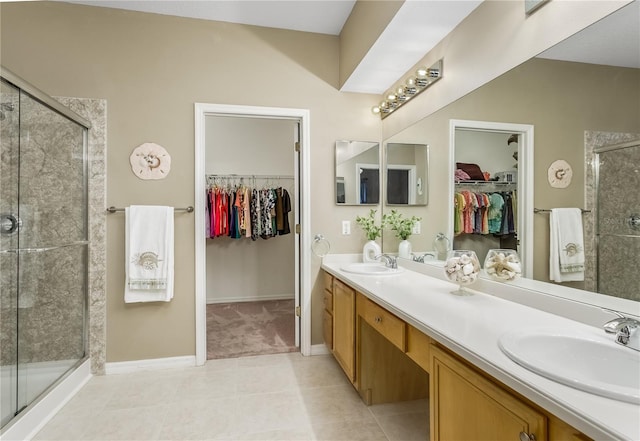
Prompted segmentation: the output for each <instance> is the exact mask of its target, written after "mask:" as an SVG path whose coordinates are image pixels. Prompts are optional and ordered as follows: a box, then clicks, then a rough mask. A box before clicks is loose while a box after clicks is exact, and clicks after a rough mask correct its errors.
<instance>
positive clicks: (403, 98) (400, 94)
mask: <svg viewBox="0 0 640 441" xmlns="http://www.w3.org/2000/svg"><path fill="white" fill-rule="evenodd" d="M396 97H397V99H398V101H400V102H405V101H406V100H408V99H409V97H408V96H407V94H406V93H405V92H404V86H400V87H398V89H397V90H396Z"/></svg>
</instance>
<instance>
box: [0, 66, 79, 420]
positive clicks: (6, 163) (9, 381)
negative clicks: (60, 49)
mask: <svg viewBox="0 0 640 441" xmlns="http://www.w3.org/2000/svg"><path fill="white" fill-rule="evenodd" d="M89 126H90V124H89V123H88V122H87V121H85V120H84V119H83V118H81V117H79V116H78V115H76V114H74V113H73V112H71V111H70V110H68V109H67V108H65V107H63V106H62V105H60V104H59V103H58V102H57V101H55V100H54V99H52V98H51V97H49V96H47V95H45V94H44V93H42V92H41V91H39V90H38V89H36V88H35V87H33V86H31V85H29V84H28V83H26V82H24V81H23V80H21V79H20V78H18V77H16V76H15V75H14V74H12V73H11V72H9V71H7V70H6V69H4V68H3V69H2V78H1V84H0V374H1V376H0V381H1V383H0V418H1V424H0V427H6V426H7V425H8V423H10V422H11V421H12V420H13V419H14V418H15V417H16V416H18V415H19V414H20V413H21V412H22V411H23V410H24V409H26V408H28V406H30V405H32V404H33V403H35V402H36V401H37V400H38V399H39V397H41V396H43V394H45V393H46V391H47V390H48V389H49V388H51V387H52V386H53V385H54V384H55V383H56V382H57V381H59V380H61V379H62V378H63V377H64V376H65V374H67V373H69V372H71V371H72V370H73V369H74V368H75V367H76V366H78V365H79V364H80V363H81V362H82V361H83V360H84V359H85V358H86V354H87V353H88V351H87V317H88V315H87V308H88V305H87V286H88V280H87V279H88V258H89V256H88V243H89V242H88V222H87V200H88V199H87V182H88V181H87V131H88V128H89Z"/></svg>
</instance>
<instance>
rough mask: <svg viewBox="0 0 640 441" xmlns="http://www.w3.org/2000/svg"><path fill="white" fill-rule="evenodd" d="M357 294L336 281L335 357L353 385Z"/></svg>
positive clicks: (334, 302) (334, 286)
mask: <svg viewBox="0 0 640 441" xmlns="http://www.w3.org/2000/svg"><path fill="white" fill-rule="evenodd" d="M355 314H356V292H355V291H354V290H353V289H352V288H350V287H348V286H347V285H345V284H344V283H342V282H340V281H339V280H337V279H336V280H335V281H334V283H333V355H334V356H335V357H336V360H338V363H339V364H340V366H342V369H343V370H344V372H345V373H346V374H347V377H349V380H351V382H352V383H353V382H354V381H355V372H356V370H355Z"/></svg>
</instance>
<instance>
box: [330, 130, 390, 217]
mask: <svg viewBox="0 0 640 441" xmlns="http://www.w3.org/2000/svg"><path fill="white" fill-rule="evenodd" d="M335 160H336V167H335V198H336V199H335V200H336V204H338V205H377V204H379V203H380V144H379V143H377V142H368V141H336V156H335Z"/></svg>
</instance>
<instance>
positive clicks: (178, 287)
mask: <svg viewBox="0 0 640 441" xmlns="http://www.w3.org/2000/svg"><path fill="white" fill-rule="evenodd" d="M0 14H1V19H2V23H1V26H2V28H1V32H2V39H1V44H2V47H1V52H0V54H1V56H2V59H1V60H0V61H1V62H2V65H4V66H5V67H7V68H8V69H10V70H12V71H13V72H14V73H15V74H17V75H19V76H21V77H23V78H24V79H26V80H27V81H29V82H31V83H33V84H35V85H37V86H38V87H39V88H40V89H42V90H44V91H46V92H47V93H48V94H50V95H61V96H78V97H97V98H105V99H106V100H107V103H108V104H107V113H108V134H107V142H108V150H107V155H108V161H107V162H108V164H107V203H108V204H109V205H115V206H118V207H123V206H127V205H130V204H136V203H146V204H162V205H173V206H176V207H184V206H186V205H190V204H193V201H194V176H193V173H194V172H193V170H194V164H193V161H194V103H195V102H209V103H221V104H240V105H253V106H269V107H288V108H306V109H310V111H311V148H312V153H311V163H312V172H311V173H312V176H311V182H312V188H311V193H312V199H313V201H312V210H311V217H312V222H311V228H312V230H313V233H323V234H325V236H327V237H328V238H329V240H331V242H332V245H333V247H332V251H336V252H345V251H347V252H357V251H359V250H360V249H361V247H362V240H361V238H360V237H356V236H355V235H352V236H347V237H342V236H339V233H340V220H341V219H342V218H343V217H344V219H353V218H355V215H356V214H358V213H360V212H362V210H357V208H354V209H349V208H345V209H344V210H341V211H338V210H335V208H334V207H335V205H334V200H333V172H332V170H333V152H334V150H333V149H334V143H335V140H336V139H379V136H380V132H379V130H380V122H379V121H378V120H377V119H376V118H372V117H371V112H370V109H371V106H372V105H373V104H374V103H375V101H377V97H374V96H371V95H357V94H345V93H340V92H339V91H338V89H337V88H338V47H339V41H338V37H334V36H327V35H320V34H311V33H302V32H294V31H283V30H276V29H267V28H259V27H252V26H243V25H235V24H228V23H220V22H208V21H199V20H192V19H181V18H176V17H168V16H162V15H154V14H144V13H135V12H129V11H122V10H113V9H104V8H97V7H91V6H80V5H72V4H66V3H57V2H20V3H4V2H3V3H1V4H0ZM149 141H152V142H156V143H159V144H161V145H163V146H164V147H165V148H166V149H167V150H168V151H169V153H170V154H171V155H172V159H173V161H172V170H171V173H170V174H169V176H168V177H167V178H166V179H165V180H163V181H141V180H139V179H138V178H136V177H135V176H134V175H133V174H132V173H131V171H130V167H129V162H128V158H129V155H130V153H131V151H132V150H133V148H135V147H136V146H137V145H139V144H141V143H143V142H149ZM337 238H340V242H339V243H338V240H337ZM107 240H108V250H107V253H108V254H107V299H106V302H107V361H110V362H115V361H124V360H137V359H147V358H160V357H172V356H183V355H193V354H195V329H194V328H195V324H194V308H195V306H194V289H195V288H194V245H193V243H194V219H193V215H192V214H179V215H177V216H176V250H175V253H176V255H175V258H176V262H178V264H177V266H176V282H175V297H174V299H173V301H172V302H170V303H167V304H158V305H155V304H154V305H151V304H128V305H125V304H124V302H123V299H122V297H123V288H124V263H123V258H124V219H123V216H122V215H119V214H116V215H111V216H108V225H107ZM320 263H321V262H320V259H317V258H314V260H313V261H312V277H314V279H315V278H316V275H317V273H318V270H319V267H320ZM312 285H313V286H314V290H313V294H312V295H313V299H312V302H313V307H312V308H313V319H312V326H313V331H312V340H313V343H320V342H321V340H322V330H321V327H322V318H321V317H322V316H321V314H322V300H321V299H322V289H321V287H320V282H317V281H316V280H312Z"/></svg>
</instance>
